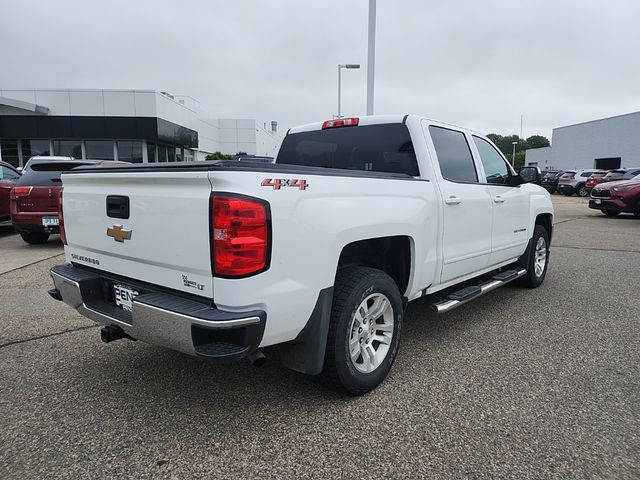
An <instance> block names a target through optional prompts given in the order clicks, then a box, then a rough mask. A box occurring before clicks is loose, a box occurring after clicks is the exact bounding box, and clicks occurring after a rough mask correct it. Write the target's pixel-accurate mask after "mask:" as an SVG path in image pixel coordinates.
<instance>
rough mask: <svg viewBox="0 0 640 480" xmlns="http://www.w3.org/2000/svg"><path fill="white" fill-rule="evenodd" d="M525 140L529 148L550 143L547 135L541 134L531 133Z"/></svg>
mask: <svg viewBox="0 0 640 480" xmlns="http://www.w3.org/2000/svg"><path fill="white" fill-rule="evenodd" d="M526 142H527V145H528V146H529V148H541V147H548V146H549V145H551V144H550V143H549V139H548V138H547V137H543V136H542V135H531V136H530V137H529V138H527V140H526Z"/></svg>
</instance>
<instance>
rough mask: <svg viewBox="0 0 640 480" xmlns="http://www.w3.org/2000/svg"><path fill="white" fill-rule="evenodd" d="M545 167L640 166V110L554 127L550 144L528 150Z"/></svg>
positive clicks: (530, 158) (534, 162)
mask: <svg viewBox="0 0 640 480" xmlns="http://www.w3.org/2000/svg"><path fill="white" fill-rule="evenodd" d="M525 164H526V165H537V166H538V167H540V168H542V169H557V170H569V169H576V168H602V169H606V170H610V169H613V168H625V167H640V112H634V113H627V114H625V115H618V116H615V117H609V118H602V119H599V120H592V121H589V122H583V123H577V124H575V125H567V126H565V127H558V128H554V129H553V134H552V136H551V146H550V147H544V148H535V149H530V150H527V151H526V153H525Z"/></svg>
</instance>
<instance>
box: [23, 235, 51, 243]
mask: <svg viewBox="0 0 640 480" xmlns="http://www.w3.org/2000/svg"><path fill="white" fill-rule="evenodd" d="M20 236H21V237H22V240H24V241H25V242H27V243H28V244H29V245H40V244H41V243H45V242H46V241H47V240H49V234H48V233H47V232H26V233H21V234H20Z"/></svg>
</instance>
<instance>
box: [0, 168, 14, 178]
mask: <svg viewBox="0 0 640 480" xmlns="http://www.w3.org/2000/svg"><path fill="white" fill-rule="evenodd" d="M17 178H18V175H17V174H16V173H15V172H14V171H13V170H11V169H9V168H7V167H0V180H16V179H17Z"/></svg>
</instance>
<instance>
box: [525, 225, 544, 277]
mask: <svg viewBox="0 0 640 480" xmlns="http://www.w3.org/2000/svg"><path fill="white" fill-rule="evenodd" d="M531 245H532V246H533V251H532V252H531V253H530V254H529V260H528V264H527V273H526V275H525V276H524V277H522V279H521V282H520V283H521V284H522V285H523V286H525V287H529V288H536V287H539V286H540V285H542V282H544V277H545V276H546V275H547V267H548V266H549V234H548V233H547V230H546V229H545V228H544V227H543V226H542V225H536V227H535V228H534V230H533V238H532V241H531Z"/></svg>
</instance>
